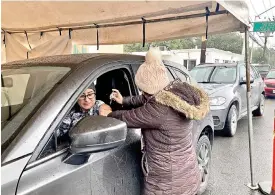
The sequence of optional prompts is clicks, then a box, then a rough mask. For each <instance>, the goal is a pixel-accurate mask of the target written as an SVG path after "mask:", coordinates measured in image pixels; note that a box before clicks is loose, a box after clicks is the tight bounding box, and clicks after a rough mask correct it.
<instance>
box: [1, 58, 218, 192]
mask: <svg viewBox="0 0 275 195" xmlns="http://www.w3.org/2000/svg"><path fill="white" fill-rule="evenodd" d="M143 62H144V57H142V56H136V55H118V54H78V55H67V56H54V57H43V58H37V59H30V60H25V61H17V62H12V63H7V64H3V65H2V74H1V79H2V88H1V93H2V100H1V108H2V109H1V112H2V116H1V126H2V132H1V134H2V137H1V147H2V172H1V174H2V183H1V185H2V186H1V188H2V194H5V195H14V194H20V195H25V194H39V195H49V194H58V195H69V194H72V195H75V194H78V195H80V194H87V195H88V194H89V195H91V194H99V195H110V194H119V195H123V194H124V195H129V194H131V195H138V194H140V193H141V189H142V186H141V184H142V182H141V181H142V179H143V178H142V177H143V176H142V172H141V166H142V165H141V163H140V162H141V143H140V136H141V133H140V129H127V127H126V124H125V123H124V122H122V121H118V120H116V119H113V118H108V117H102V116H90V117H86V118H84V119H82V120H81V121H80V122H79V123H78V124H76V125H75V126H74V127H73V128H72V129H71V130H70V133H69V135H70V136H69V137H68V139H59V137H58V135H57V129H58V127H59V125H60V123H61V121H62V119H63V118H64V117H65V116H66V114H67V113H69V111H70V110H71V109H72V108H73V106H74V105H75V104H76V101H77V98H78V97H79V95H81V93H82V92H83V91H84V90H85V89H86V88H87V87H88V86H89V85H90V84H91V83H92V82H93V83H94V84H95V85H96V91H97V99H100V100H103V101H104V102H105V103H107V104H109V103H110V104H111V107H112V108H113V110H116V109H122V108H121V107H120V105H117V104H115V103H114V102H113V103H111V102H110V99H109V95H110V93H111V91H112V89H113V88H116V89H118V90H120V92H121V93H122V95H123V96H129V95H138V94H139V91H138V89H137V87H136V86H135V84H134V75H135V73H136V71H137V69H138V67H139V65H140V64H142V63H143ZM164 63H165V65H166V67H167V71H168V74H169V77H170V79H171V80H173V79H175V78H180V79H182V80H183V81H185V82H194V81H192V78H190V76H189V73H188V72H187V71H186V70H185V69H184V68H182V67H181V66H179V65H177V64H173V63H171V62H164ZM193 127H194V128H193V141H194V144H196V152H197V156H198V162H199V165H200V168H201V172H202V184H201V188H200V193H201V192H203V191H204V190H205V189H206V187H207V183H208V181H209V175H210V160H211V148H212V144H213V138H214V133H213V129H214V125H213V119H212V116H211V114H210V113H209V115H208V116H207V117H206V118H204V119H203V120H201V121H194V123H193Z"/></svg>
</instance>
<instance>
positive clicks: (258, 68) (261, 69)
mask: <svg viewBox="0 0 275 195" xmlns="http://www.w3.org/2000/svg"><path fill="white" fill-rule="evenodd" d="M255 68H256V69H257V70H258V71H259V72H268V71H269V66H255Z"/></svg>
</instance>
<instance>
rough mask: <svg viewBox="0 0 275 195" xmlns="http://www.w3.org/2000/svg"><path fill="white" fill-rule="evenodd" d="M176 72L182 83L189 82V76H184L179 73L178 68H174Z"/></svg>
mask: <svg viewBox="0 0 275 195" xmlns="http://www.w3.org/2000/svg"><path fill="white" fill-rule="evenodd" d="M173 70H174V72H175V73H176V75H177V77H178V78H179V79H180V80H181V81H182V82H186V81H187V78H188V76H187V75H184V74H183V73H182V72H181V71H179V70H178V69H176V68H173Z"/></svg>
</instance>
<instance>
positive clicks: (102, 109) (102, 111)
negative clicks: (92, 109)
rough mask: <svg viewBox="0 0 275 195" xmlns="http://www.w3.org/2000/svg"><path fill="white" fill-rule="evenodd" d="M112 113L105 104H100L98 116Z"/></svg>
mask: <svg viewBox="0 0 275 195" xmlns="http://www.w3.org/2000/svg"><path fill="white" fill-rule="evenodd" d="M111 112H112V108H111V107H110V106H109V105H107V104H102V105H101V106H100V107H99V115H101V116H108V114H110V113H111Z"/></svg>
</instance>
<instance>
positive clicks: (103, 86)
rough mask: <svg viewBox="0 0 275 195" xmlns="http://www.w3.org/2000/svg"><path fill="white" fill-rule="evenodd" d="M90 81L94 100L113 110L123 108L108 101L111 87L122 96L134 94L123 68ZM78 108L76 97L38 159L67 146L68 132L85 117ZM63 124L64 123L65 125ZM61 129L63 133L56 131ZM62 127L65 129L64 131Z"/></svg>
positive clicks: (127, 72)
mask: <svg viewBox="0 0 275 195" xmlns="http://www.w3.org/2000/svg"><path fill="white" fill-rule="evenodd" d="M92 83H93V84H94V85H95V88H96V96H95V98H96V99H95V100H96V101H102V102H104V103H105V104H107V105H109V106H110V107H111V108H112V110H113V111H114V110H121V109H123V107H122V106H121V105H120V104H118V103H116V102H114V101H110V94H111V92H112V89H118V90H119V91H120V92H121V94H122V96H124V97H125V96H131V95H135V88H134V85H133V79H132V78H131V74H130V72H129V71H128V70H127V69H125V68H122V69H116V70H112V71H109V72H107V73H105V74H102V75H101V76H99V77H98V78H97V79H95V80H93V81H92ZM76 108H78V109H77V110H78V111H76V112H74V110H76ZM79 109H81V108H80V107H79V105H78V103H77V99H75V100H74V104H73V105H72V106H71V108H70V109H69V110H68V111H67V114H66V115H65V116H64V117H63V119H62V120H61V121H60V123H59V125H58V126H57V128H56V129H55V132H54V133H53V134H52V135H51V137H50V139H49V140H48V141H47V143H46V145H45V146H44V148H43V149H42V151H41V153H40V154H39V156H38V159H42V158H44V157H46V156H48V155H51V154H53V153H56V152H58V151H60V150H64V149H66V148H68V147H69V145H70V137H69V132H70V131H71V130H72V129H73V127H74V126H75V125H76V124H77V123H78V122H79V121H80V120H81V119H82V118H84V117H85V116H84V115H82V113H81V111H79ZM72 111H73V112H72ZM68 117H69V122H68ZM72 121H73V122H72ZM71 122H72V123H71ZM62 125H63V126H62ZM64 125H66V127H65V126H64ZM67 127H68V128H67ZM61 129H62V131H63V132H65V133H62V134H60V133H58V132H60V130H61ZM64 129H65V130H66V131H64Z"/></svg>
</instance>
